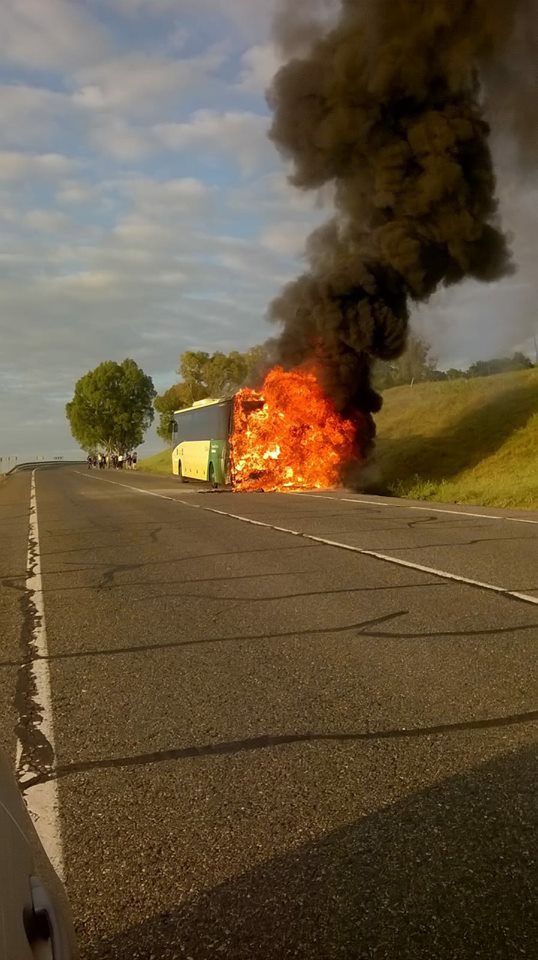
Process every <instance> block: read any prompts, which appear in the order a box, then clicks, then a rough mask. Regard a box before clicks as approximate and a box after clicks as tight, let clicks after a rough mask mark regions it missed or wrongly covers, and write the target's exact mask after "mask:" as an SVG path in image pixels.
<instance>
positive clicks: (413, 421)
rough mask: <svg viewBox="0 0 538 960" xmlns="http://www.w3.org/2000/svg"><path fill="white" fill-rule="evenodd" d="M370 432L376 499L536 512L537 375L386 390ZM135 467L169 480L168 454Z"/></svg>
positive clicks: (523, 373) (537, 372) (535, 371)
mask: <svg viewBox="0 0 538 960" xmlns="http://www.w3.org/2000/svg"><path fill="white" fill-rule="evenodd" d="M377 428H378V443H377V453H376V465H375V473H376V475H377V480H378V483H377V484H376V488H378V489H379V490H380V491H381V490H382V491H383V492H384V493H392V494H394V495H396V496H400V497H411V498H415V499H417V500H438V501H441V502H444V501H447V502H455V503H458V502H459V503H477V504H485V505H487V504H495V505H497V506H500V507H538V369H533V370H524V371H521V372H517V373H504V374H498V375H497V376H492V377H480V378H476V379H473V380H447V381H442V382H433V383H419V384H416V385H415V386H413V387H409V386H407V387H393V388H392V389H390V390H387V391H386V392H385V394H384V405H383V409H382V411H381V413H380V414H379V416H378V418H377ZM140 468H141V469H142V470H147V471H150V472H152V473H160V474H168V475H170V474H171V472H172V470H171V457H170V451H169V450H168V449H167V450H163V451H162V452H161V453H157V454H155V456H153V457H148V458H147V459H145V460H142V461H141V462H140Z"/></svg>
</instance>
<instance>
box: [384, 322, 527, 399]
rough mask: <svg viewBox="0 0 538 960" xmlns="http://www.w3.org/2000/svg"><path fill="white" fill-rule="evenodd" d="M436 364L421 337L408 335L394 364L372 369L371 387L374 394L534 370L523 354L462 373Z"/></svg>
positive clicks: (482, 362)
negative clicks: (407, 386) (419, 384)
mask: <svg viewBox="0 0 538 960" xmlns="http://www.w3.org/2000/svg"><path fill="white" fill-rule="evenodd" d="M437 364H438V360H437V357H435V356H434V355H433V354H432V350H431V347H430V346H429V344H428V343H427V342H426V340H425V339H424V338H423V337H420V336H417V335H416V334H412V335H411V336H410V337H409V341H408V345H407V349H406V351H405V353H403V354H402V356H401V357H399V358H398V360H392V361H381V360H380V361H378V363H377V364H376V366H375V368H374V386H375V387H376V389H377V390H387V389H388V388H389V387H400V386H403V385H404V384H406V383H417V382H421V381H431V380H459V379H471V378H473V377H490V376H492V375H493V374H495V373H507V372H509V371H511V370H528V369H530V368H531V367H533V366H535V364H533V363H532V361H531V360H530V359H529V357H527V356H526V355H525V354H524V353H521V352H517V353H513V354H512V355H511V356H509V357H494V358H492V359H491V360H476V361H475V363H472V364H471V365H470V367H468V368H467V369H466V370H459V369H457V368H456V367H451V368H450V369H449V370H439V369H438V366H437Z"/></svg>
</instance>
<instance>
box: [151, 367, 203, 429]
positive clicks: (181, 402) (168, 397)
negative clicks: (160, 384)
mask: <svg viewBox="0 0 538 960" xmlns="http://www.w3.org/2000/svg"><path fill="white" fill-rule="evenodd" d="M204 397H207V391H206V389H205V387H203V386H202V385H201V384H192V383H191V384H187V383H184V382H182V383H174V385H173V386H172V387H169V388H168V390H165V391H164V393H161V394H160V396H158V397H156V399H155V402H154V407H155V409H156V411H157V413H158V414H159V426H158V427H157V433H158V435H159V436H160V437H161V439H162V440H164V442H165V443H169V442H170V439H171V436H172V433H171V424H172V422H173V419H174V410H182V409H183V407H191V406H192V404H193V403H194V402H195V401H196V400H203V399H204Z"/></svg>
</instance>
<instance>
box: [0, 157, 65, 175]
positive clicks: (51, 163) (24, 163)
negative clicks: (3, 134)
mask: <svg viewBox="0 0 538 960" xmlns="http://www.w3.org/2000/svg"><path fill="white" fill-rule="evenodd" d="M73 166H74V161H73V160H71V159H70V158H69V157H64V156H63V155H62V154H59V153H41V154H32V153H19V152H16V151H14V150H1V151H0V180H25V179H27V178H33V177H36V178H41V177H60V176H62V175H64V174H67V173H69V172H70V171H71V170H72V169H73Z"/></svg>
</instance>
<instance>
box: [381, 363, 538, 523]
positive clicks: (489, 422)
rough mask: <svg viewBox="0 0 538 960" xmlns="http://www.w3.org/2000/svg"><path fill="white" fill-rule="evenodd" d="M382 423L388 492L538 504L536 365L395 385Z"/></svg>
mask: <svg viewBox="0 0 538 960" xmlns="http://www.w3.org/2000/svg"><path fill="white" fill-rule="evenodd" d="M377 428H378V446H377V457H376V459H377V468H378V473H379V480H380V483H381V484H382V486H383V487H386V488H387V492H391V493H393V494H396V495H398V496H402V497H412V498H416V499H419V500H438V501H442V502H444V501H447V502H448V501H449V502H461V503H477V504H496V505H497V506H501V507H538V369H533V370H524V371H521V372H517V373H505V374H499V375H497V376H492V377H480V378H476V379H472V380H448V381H442V382H434V383H420V384H416V385H415V386H413V387H410V386H406V387H394V388H393V389H391V390H387V391H386V392H385V394H384V405H383V409H382V411H381V413H380V414H379V416H378V418H377Z"/></svg>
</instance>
